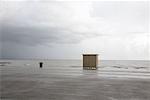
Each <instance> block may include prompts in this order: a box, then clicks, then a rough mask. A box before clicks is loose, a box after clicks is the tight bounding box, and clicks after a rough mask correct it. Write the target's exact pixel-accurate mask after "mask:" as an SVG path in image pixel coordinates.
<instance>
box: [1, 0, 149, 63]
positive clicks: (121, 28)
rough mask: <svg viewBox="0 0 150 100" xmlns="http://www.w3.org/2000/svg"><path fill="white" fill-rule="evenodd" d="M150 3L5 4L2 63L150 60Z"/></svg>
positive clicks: (38, 1)
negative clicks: (93, 57) (92, 57)
mask: <svg viewBox="0 0 150 100" xmlns="http://www.w3.org/2000/svg"><path fill="white" fill-rule="evenodd" d="M149 13H150V2H148V1H92V0H91V1H88V2H87V1H72V2H69V1H54V0H53V1H48V0H44V1H43V0H23V1H22V2H20V1H7V0H3V1H0V52H1V54H0V58H33V59H37V58H39V59H81V57H82V54H83V53H97V54H99V56H100V59H109V60H110V59H111V60H114V59H119V60H130V59H132V60H147V59H149V60H150V52H149V51H150V41H149V40H148V38H150V34H149V32H150V31H149V30H150V20H149Z"/></svg>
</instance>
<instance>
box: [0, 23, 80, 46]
mask: <svg viewBox="0 0 150 100" xmlns="http://www.w3.org/2000/svg"><path fill="white" fill-rule="evenodd" d="M1 33H2V36H1V37H2V39H1V42H12V43H19V44H24V45H31V46H32V45H43V44H46V43H50V44H53V43H76V42H79V41H78V39H79V40H81V39H80V38H79V37H78V35H76V34H75V33H72V32H70V31H68V30H65V29H62V28H58V27H56V28H52V27H42V26H41V27H29V26H25V27H22V26H9V25H3V26H1Z"/></svg>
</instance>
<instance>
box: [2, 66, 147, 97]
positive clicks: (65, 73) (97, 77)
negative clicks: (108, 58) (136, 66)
mask: <svg viewBox="0 0 150 100" xmlns="http://www.w3.org/2000/svg"><path fill="white" fill-rule="evenodd" d="M25 66H26V67H25ZM0 69H1V85H0V86H1V99H2V100H150V75H149V72H143V73H147V74H141V73H142V72H130V73H129V72H126V71H123V72H122V71H111V70H101V69H100V68H99V69H98V70H83V69H82V67H79V66H77V67H76V66H72V67H71V66H66V67H60V66H57V67H56V66H55V67H48V66H47V67H46V66H45V67H43V68H42V69H41V68H39V67H38V66H32V65H31V66H30V65H24V66H20V65H18V66H15V65H12V66H0ZM117 73H118V74H117ZM120 73H121V74H120ZM119 75H120V76H119ZM117 76H118V77H117ZM123 76H126V77H123ZM132 76H136V77H132ZM138 77H139V78H138Z"/></svg>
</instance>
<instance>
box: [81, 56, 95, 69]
mask: <svg viewBox="0 0 150 100" xmlns="http://www.w3.org/2000/svg"><path fill="white" fill-rule="evenodd" d="M97 65H98V54H83V69H97Z"/></svg>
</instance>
